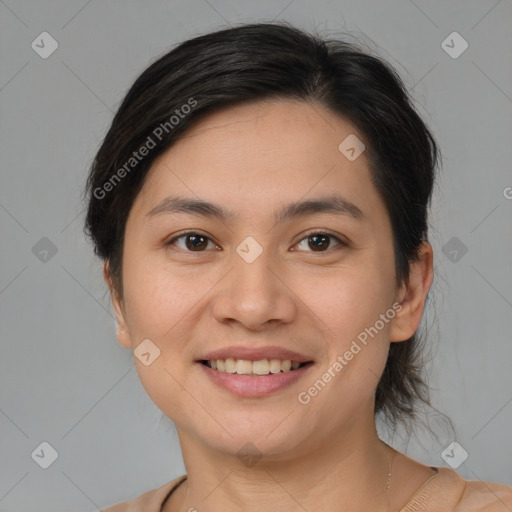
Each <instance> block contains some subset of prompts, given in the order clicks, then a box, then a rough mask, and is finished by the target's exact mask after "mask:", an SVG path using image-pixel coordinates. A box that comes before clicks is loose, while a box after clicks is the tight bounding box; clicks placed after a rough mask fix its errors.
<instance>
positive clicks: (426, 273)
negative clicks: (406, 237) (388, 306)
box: [389, 242, 433, 342]
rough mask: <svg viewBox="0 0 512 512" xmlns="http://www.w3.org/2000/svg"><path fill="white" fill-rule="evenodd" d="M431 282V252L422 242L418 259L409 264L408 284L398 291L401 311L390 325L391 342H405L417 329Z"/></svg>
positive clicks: (426, 243) (427, 245)
mask: <svg viewBox="0 0 512 512" xmlns="http://www.w3.org/2000/svg"><path fill="white" fill-rule="evenodd" d="M432 280H433V251H432V247H431V245H430V244H429V243H428V242H423V243H422V246H421V249H420V251H419V255H418V259H417V260H416V261H414V262H412V263H411V266H410V272H409V282H408V283H407V284H406V285H403V286H402V287H401V288H400V291H399V295H398V297H399V301H398V302H400V305H401V309H400V310H399V311H397V314H396V316H395V318H394V319H393V322H392V324H391V329H390V338H389V339H390V341H391V342H399V341H406V340H408V339H409V338H411V337H412V336H413V335H414V333H415V332H416V330H417V329H418V326H419V324H420V322H421V317H422V315H423V310H424V307H425V301H426V298H427V293H428V291H429V289H430V286H431V285H432Z"/></svg>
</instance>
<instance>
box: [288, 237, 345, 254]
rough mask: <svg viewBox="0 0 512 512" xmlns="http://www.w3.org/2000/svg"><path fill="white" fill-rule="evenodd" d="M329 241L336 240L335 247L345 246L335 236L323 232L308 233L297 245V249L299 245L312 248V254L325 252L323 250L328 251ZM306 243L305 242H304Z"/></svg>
mask: <svg viewBox="0 0 512 512" xmlns="http://www.w3.org/2000/svg"><path fill="white" fill-rule="evenodd" d="M330 240H336V242H337V245H341V246H345V247H346V246H347V245H348V244H346V243H345V242H343V241H342V240H340V239H339V238H338V237H337V236H335V235H332V234H331V233H325V232H312V233H309V234H308V235H307V236H306V237H305V238H303V239H302V240H301V241H300V242H299V243H298V244H297V247H299V246H300V245H301V244H302V246H303V247H304V246H307V247H310V248H312V252H327V251H326V250H325V249H328V248H329V246H330ZM304 241H306V242H304Z"/></svg>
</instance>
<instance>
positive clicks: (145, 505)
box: [102, 475, 186, 512]
mask: <svg viewBox="0 0 512 512" xmlns="http://www.w3.org/2000/svg"><path fill="white" fill-rule="evenodd" d="M184 478H186V475H182V476H180V477H178V478H175V479H174V480H172V481H170V482H168V483H166V484H164V485H162V486H161V487H157V488H156V489H152V490H150V491H147V492H145V493H143V494H141V495H140V496H137V497H136V498H134V499H133V500H130V501H123V502H121V503H116V504H115V505H112V506H110V507H108V508H105V509H102V512H160V510H161V507H162V503H163V501H164V500H165V498H166V497H167V495H168V494H170V493H171V492H172V491H173V489H174V488H175V487H177V486H178V484H180V483H181V482H182V481H183V479H184Z"/></svg>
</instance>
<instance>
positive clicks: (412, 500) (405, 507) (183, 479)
mask: <svg viewBox="0 0 512 512" xmlns="http://www.w3.org/2000/svg"><path fill="white" fill-rule="evenodd" d="M429 467H430V469H432V470H434V471H435V473H434V474H433V475H431V476H430V478H429V479H428V480H427V481H426V482H424V483H423V485H422V486H421V487H420V488H419V489H418V490H417V491H416V492H415V493H414V494H413V495H412V496H411V497H410V498H409V500H408V501H407V503H406V504H405V505H404V506H403V507H402V508H401V509H400V510H399V512H406V510H407V507H409V506H410V505H411V504H412V503H414V502H415V501H416V500H417V498H418V496H419V495H420V494H421V493H422V492H423V491H424V490H425V487H427V486H428V485H429V484H430V482H431V481H432V480H433V479H434V478H435V477H436V476H437V475H439V468H438V467H435V466H429ZM186 479H187V475H184V476H183V477H182V479H181V480H179V481H178V482H176V484H174V485H173V486H172V488H171V490H170V491H169V492H168V493H167V496H165V498H164V500H163V501H162V504H161V505H160V512H162V511H163V509H164V505H165V503H166V502H167V500H168V499H169V498H170V497H171V495H172V493H173V492H174V491H175V490H176V489H177V488H178V487H179V486H180V485H181V484H182V483H183V482H184V481H185V480H186Z"/></svg>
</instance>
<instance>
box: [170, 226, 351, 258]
mask: <svg viewBox="0 0 512 512" xmlns="http://www.w3.org/2000/svg"><path fill="white" fill-rule="evenodd" d="M190 235H200V236H202V237H204V238H206V239H208V240H209V241H211V242H213V243H215V242H214V241H213V240H212V239H211V238H210V237H208V236H206V235H204V234H202V233H200V232H198V231H186V232H184V233H181V234H180V235H178V236H175V237H173V238H172V239H171V240H169V241H167V242H165V246H167V247H168V246H171V245H174V242H176V240H179V239H180V238H184V237H187V236H190ZM314 235H326V236H328V237H329V238H332V239H334V240H336V242H338V244H339V245H340V246H342V247H348V244H347V243H346V242H344V241H343V240H341V239H340V238H339V237H338V236H336V235H334V234H333V233H330V232H329V231H311V232H309V233H306V235H304V237H303V238H301V239H300V240H299V241H298V242H297V244H299V243H300V242H302V241H303V240H307V239H308V238H311V237H312V236H314ZM297 244H295V245H297ZM335 247H336V246H335ZM180 250H182V251H184V252H188V253H191V254H193V253H202V252H205V251H189V250H188V249H180ZM332 250H333V249H332V248H330V249H327V250H325V251H306V252H312V253H316V252H319V253H327V252H329V251H332Z"/></svg>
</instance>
